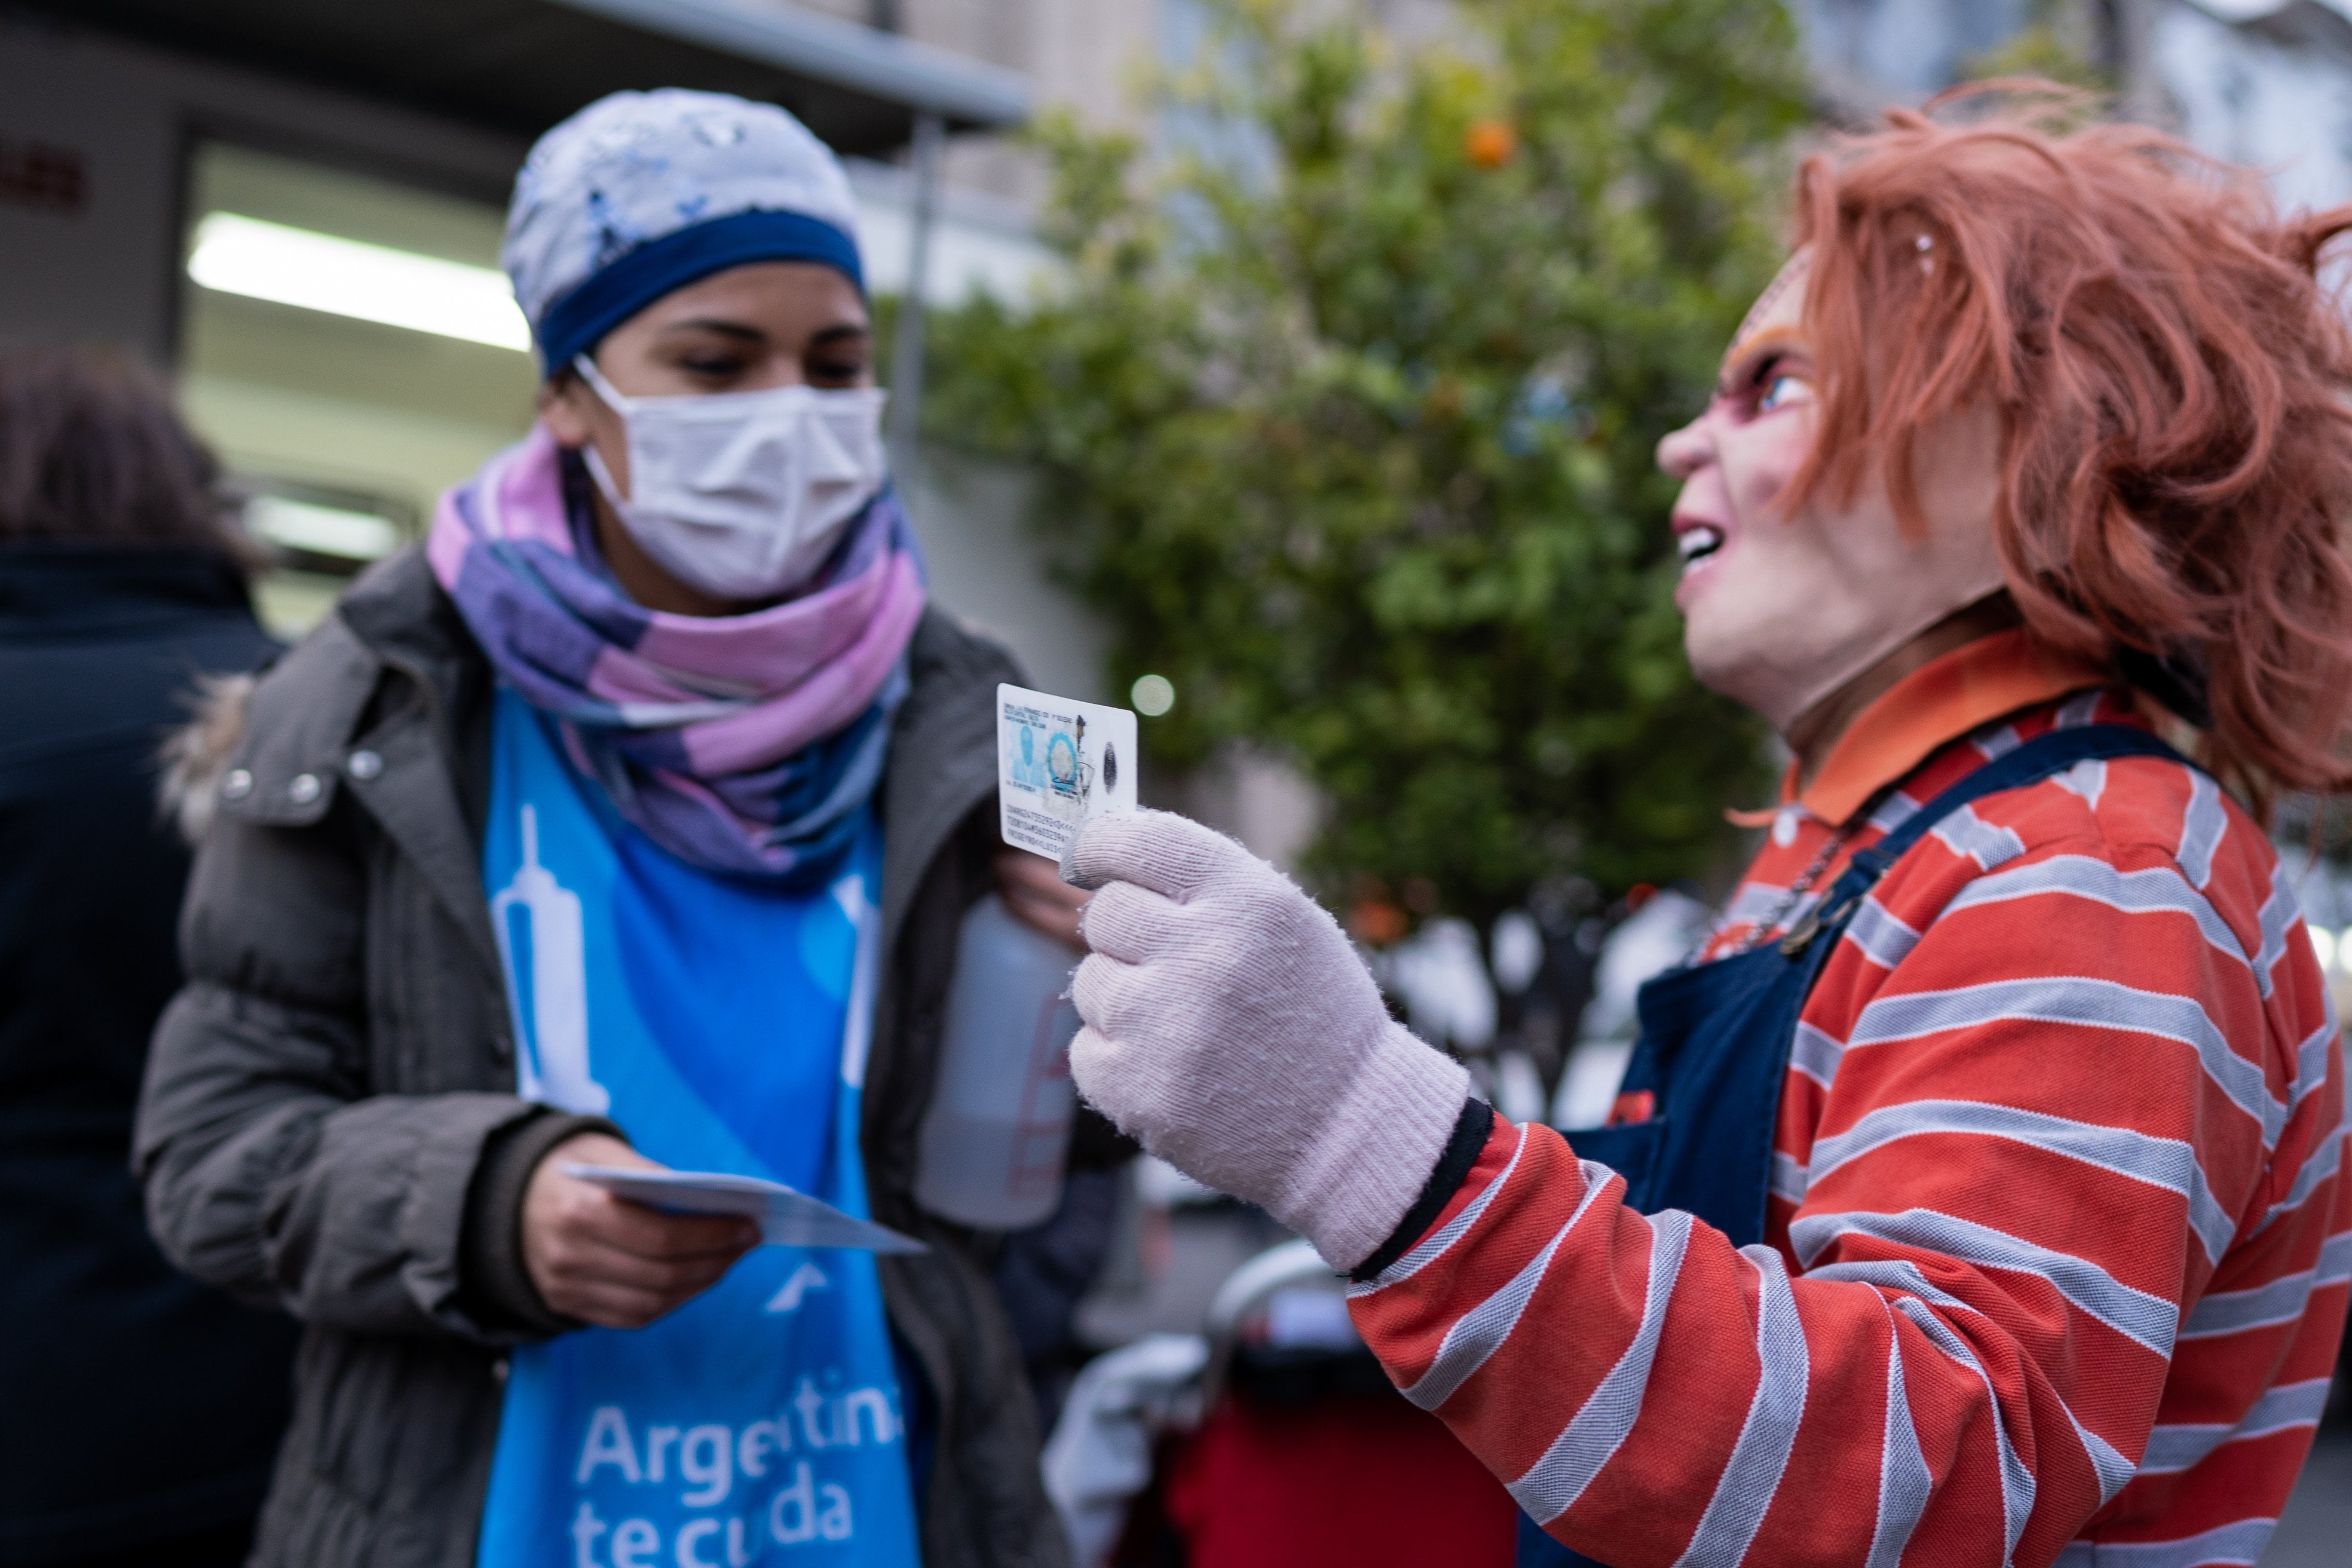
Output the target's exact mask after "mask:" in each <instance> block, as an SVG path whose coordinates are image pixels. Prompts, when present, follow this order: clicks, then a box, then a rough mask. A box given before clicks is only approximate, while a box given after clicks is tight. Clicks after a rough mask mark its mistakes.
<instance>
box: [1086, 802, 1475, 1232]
mask: <svg viewBox="0 0 2352 1568" xmlns="http://www.w3.org/2000/svg"><path fill="white" fill-rule="evenodd" d="M1068 871H1069V873H1070V875H1071V877H1072V879H1073V880H1076V881H1077V882H1079V883H1080V884H1081V885H1089V886H1093V885H1098V886H1100V889H1101V890H1100V891H1099V892H1097V894H1096V895H1095V898H1094V901H1093V902H1092V903H1091V904H1089V905H1088V906H1087V911H1086V915H1085V922H1084V931H1085V935H1086V938H1087V945H1088V946H1090V947H1091V948H1092V949H1093V950H1094V952H1093V955H1092V956H1091V957H1089V958H1088V959H1087V961H1086V962H1085V963H1083V964H1081V965H1079V967H1078V973H1077V981H1076V987H1075V989H1074V992H1073V995H1074V997H1075V999H1076V1003H1077V1007H1078V1012H1079V1014H1080V1015H1081V1016H1083V1017H1084V1018H1085V1019H1086V1024H1087V1026H1086V1027H1085V1028H1084V1029H1083V1030H1081V1031H1080V1032H1079V1034H1078V1037H1077V1039H1076V1042H1074V1043H1073V1044H1072V1046H1071V1047H1070V1068H1071V1071H1072V1073H1073V1074H1074V1075H1075V1076H1076V1079H1077V1084H1078V1089H1079V1090H1080V1092H1082V1093H1083V1094H1084V1095H1085V1096H1086V1097H1087V1100H1089V1101H1091V1102H1092V1103H1093V1104H1094V1105H1095V1106H1096V1107H1097V1108H1098V1109H1100V1110H1102V1111H1103V1112H1104V1113H1105V1114H1106V1115H1108V1116H1109V1117H1110V1118H1111V1119H1112V1120H1113V1121H1117V1122H1118V1125H1119V1126H1120V1127H1121V1128H1123V1129H1125V1130H1126V1131H1128V1132H1129V1133H1131V1134H1133V1135H1134V1136H1135V1137H1137V1138H1139V1139H1140V1140H1141V1141H1142V1142H1143V1145H1144V1147H1145V1148H1147V1149H1149V1150H1150V1151H1151V1152H1153V1153H1154V1154H1157V1155H1159V1156H1160V1158H1162V1159H1164V1160H1167V1161H1168V1162H1170V1163H1171V1164H1174V1165H1176V1166H1178V1167H1179V1168H1181V1170H1183V1171H1185V1172H1186V1173H1189V1174H1191V1175H1192V1176H1194V1177H1197V1178H1198V1179H1200V1180H1201V1181H1203V1182H1206V1183H1208V1184H1210V1185H1211V1186H1213V1187H1216V1188H1218V1189H1220V1190H1222V1191H1223V1192H1227V1193H1230V1194H1233V1195H1234V1196H1235V1197H1239V1198H1245V1199H1248V1200H1249V1201H1251V1202H1253V1203H1256V1204H1259V1205H1263V1206H1264V1207H1265V1209H1266V1210H1267V1211H1268V1212H1269V1213H1271V1214H1272V1215H1274V1216H1275V1217H1276V1219H1279V1220H1280V1221H1282V1222H1283V1223H1284V1224H1285V1225H1287V1226H1290V1227H1291V1228H1293V1229H1295V1230H1297V1231H1298V1232H1299V1233H1300V1234H1301V1235H1303V1236H1305V1237H1307V1239H1308V1240H1310V1241H1312V1242H1313V1243H1314V1244H1315V1247H1316V1249H1317V1250H1318V1251H1319V1252H1320V1253H1322V1255H1323V1257H1324V1258H1325V1259H1326V1260H1327V1261H1328V1262H1329V1263H1330V1264H1332V1265H1333V1266H1334V1267H1335V1268H1351V1267H1353V1266H1354V1265H1355V1264H1356V1263H1358V1262H1360V1261H1361V1260H1362V1259H1363V1258H1366V1257H1368V1256H1370V1254H1371V1253H1372V1252H1373V1251H1374V1250H1375V1249H1376V1248H1378V1247H1380V1245H1381V1243H1382V1242H1383V1241H1385V1240H1386V1239H1387V1238H1388V1237H1389V1234H1390V1233H1391V1231H1393V1230H1394V1229H1395V1228H1396V1226H1397V1225H1398V1224H1399V1222H1400V1221H1402V1219H1403V1217H1404V1215H1405V1213H1406V1211H1407V1210H1408V1209H1410V1208H1411V1207H1412V1204H1413V1201H1414V1199H1415V1198H1417V1197H1418V1196H1419V1195H1420V1194H1421V1190H1422V1188H1423V1185H1424V1184H1426V1183H1427V1181H1428V1179H1429V1174H1430V1172H1431V1171H1432V1170H1433V1168H1434V1167H1435V1165H1436V1163H1437V1160H1438V1156H1439V1154H1440V1153H1441V1152H1443V1151H1444V1147H1445V1143H1446V1140H1447V1139H1448V1137H1450V1136H1451V1134H1452V1133H1453V1131H1454V1123H1455V1121H1457V1120H1458V1119H1459V1117H1460V1116H1461V1114H1462V1109H1463V1104H1464V1101H1465V1097H1466V1096H1467V1095H1468V1092H1469V1078H1468V1075H1467V1074H1466V1073H1465V1072H1464V1071H1463V1069H1462V1068H1461V1066H1460V1064H1458V1063H1456V1062H1454V1061H1453V1060H1452V1059H1451V1058H1447V1057H1445V1056H1444V1055H1443V1054H1441V1053H1440V1052H1438V1051H1435V1050H1433V1049H1432V1048H1430V1047H1428V1046H1426V1045H1424V1044H1423V1043H1422V1042H1421V1041H1420V1040H1418V1039H1416V1038H1415V1037H1413V1036H1412V1034H1411V1033H1410V1032H1409V1031H1408V1030H1407V1029H1406V1028H1405V1027H1404V1026H1402V1024H1399V1023H1396V1022H1394V1021H1393V1020H1392V1019H1391V1018H1390V1016H1389V1013H1388V1008H1387V1007H1386V1005H1384V1004H1383V1003H1382V1002H1381V994H1380V989H1379V987H1378V986H1377V985H1375V984H1373V982H1372V977H1371V975H1370V973H1367V972H1366V970H1365V968H1364V965H1363V962H1362V961H1361V960H1360V958H1359V957H1358V956H1357V955H1356V952H1355V949H1354V948H1353V947H1352V946H1351V945H1350V944H1349V941H1348V938H1347V936H1346V935H1345V934H1344V933H1343V932H1342V931H1340V930H1339V924H1338V922H1336V921H1333V920H1332V918H1331V917H1330V915H1329V914H1328V913H1327V912H1325V910H1323V909H1322V908H1321V906H1319V905H1318V904H1317V903H1315V901H1314V900H1311V899H1309V898H1307V895H1306V894H1305V893H1303V892H1301V891H1300V890H1299V889H1298V888H1297V886H1296V885H1295V884H1294V883H1292V882H1291V880H1290V879H1288V878H1286V877H1285V876H1284V875H1283V874H1282V873H1281V872H1279V871H1277V870H1276V869H1275V868H1273V867H1271V866H1269V865H1267V864H1266V863H1265V862H1264V861H1263V860H1260V859H1258V858H1256V857H1255V856H1253V855H1251V854H1250V853H1249V851H1247V850H1246V849H1244V848H1243V847H1241V846H1240V845H1238V844H1236V843H1234V841H1233V840H1231V839H1229V838H1226V837H1223V836H1222V835H1220V834H1217V833H1214V832H1213V831H1211V830H1210V829H1208V828H1206V827H1203V826H1201V825H1200V824H1198V823H1196V822H1192V821H1190V820H1188V819H1187V818H1184V817H1181V816H1174V815H1172V814H1171V813H1168V812H1161V811H1143V812H1136V813H1133V814H1131V815H1125V816H1105V817H1098V818H1097V819H1096V820H1095V821H1093V822H1091V823H1089V824H1088V825H1087V827H1086V829H1085V830H1084V832H1083V833H1081V834H1080V835H1079V837H1078V838H1077V840H1076V843H1075V844H1074V845H1073V846H1072V848H1071V850H1070V854H1069V862H1068Z"/></svg>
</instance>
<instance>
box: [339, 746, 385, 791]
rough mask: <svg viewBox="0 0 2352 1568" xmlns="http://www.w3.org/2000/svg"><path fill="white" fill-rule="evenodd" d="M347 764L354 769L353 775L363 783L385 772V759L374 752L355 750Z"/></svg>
mask: <svg viewBox="0 0 2352 1568" xmlns="http://www.w3.org/2000/svg"><path fill="white" fill-rule="evenodd" d="M347 765H348V766H349V767H350V769H351V770H352V777H353V778H355V779H357V780H359V781H360V782H361V783H362V784H365V783H367V781H368V780H370V779H372V778H373V777H375V776H376V775H377V774H378V773H382V772H383V758H382V757H380V756H378V755H377V754H376V753H375V752H352V760H351V762H350V763H348V764H347Z"/></svg>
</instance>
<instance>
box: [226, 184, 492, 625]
mask: <svg viewBox="0 0 2352 1568" xmlns="http://www.w3.org/2000/svg"><path fill="white" fill-rule="evenodd" d="M188 213H189V225H188V232H187V236H186V244H185V248H184V253H183V254H184V259H185V269H184V310H183V314H182V323H183V338H182V342H181V353H180V368H181V381H180V391H181V398H182V403H183V405H184V408H185V410H186V412H187V415H188V417H189V419H190V421H191V422H192V423H193V424H194V426H195V427H196V428H197V430H198V431H199V432H200V433H201V434H202V435H203V436H204V437H205V439H206V440H207V441H209V442H211V443H212V445H213V447H214V448H215V450H216V451H217V452H218V453H219V454H220V457H221V460H222V462H223V464H224V465H225V466H226V468H227V469H228V471H229V474H230V476H231V483H232V485H233V486H234V487H235V489H236V492H237V493H238V494H239V495H241V496H243V497H244V498H246V500H245V503H244V504H245V509H246V510H245V521H246V524H247V528H248V529H249V530H250V531H252V532H253V534H254V536H255V537H256V539H257V540H258V541H259V542H261V543H262V544H263V545H264V547H265V548H266V549H267V550H268V552H269V555H270V561H271V565H270V569H269V571H268V573H267V574H265V575H264V577H263V578H262V580H261V582H260V584H259V591H260V600H261V611H262V617H263V619H264V620H265V621H266V622H267V623H268V625H269V626H270V627H271V629H272V630H275V631H277V632H278V633H280V634H281V635H291V634H294V633H298V632H299V631H301V630H303V629H305V628H307V627H308V626H310V624H311V623H312V622H314V621H316V620H317V619H318V618H319V617H320V616H322V615H324V614H325V613H326V610H327V607H328V605H330V604H331V603H332V602H333V599H334V596H335V595H336V594H338V593H340V592H341V589H342V588H343V586H344V584H346V583H347V582H348V581H349V580H350V579H351V577H352V576H353V575H355V574H357V573H358V572H359V571H361V570H362V568H364V567H365V566H367V565H368V564H369V563H371V562H373V561H375V560H379V559H381V558H382V557H383V556H385V555H388V554H390V553H391V552H393V551H394V550H395V549H397V548H398V547H399V546H400V545H401V544H402V543H403V542H405V541H407V540H409V539H413V538H415V537H416V536H417V535H418V534H419V533H420V532H421V531H422V530H423V528H424V527H425V524H426V523H427V522H429V521H430V520H431V518H432V515H433V507H434V503H435V501H436V500H437V499H438V498H439V496H440V494H441V492H442V491H443V490H445V489H447V488H448V487H450V486H451V485H453V484H456V483H457V482H458V481H459V480H461V479H465V478H467V476H468V475H470V474H471V473H473V472H474V470H475V469H476V468H478V467H480V465H481V463H482V461H483V460H484V459H485V458H488V457H489V456H490V454H492V453H493V452H495V451H497V450H498V449H499V448H500V447H504V446H506V445H508V444H509V443H510V442H513V441H515V440H517V439H519V438H520V437H521V436H522V435H523V434H524V432H525V431H526V430H528V429H529V427H530V418H531V399H532V395H533V393H534V391H535V390H536V387H537V384H538V374H537V371H536V369H535V366H534V362H533V361H532V359H531V357H530V352H529V351H530V334H529V332H528V330H527V329H526V328H525V326H524V324H523V321H522V317H521V314H520V311H518V310H516V309H515V306H514V303H513V300H512V298H511V296H510V295H509V293H508V291H507V284H506V279H505V278H504V276H503V275H502V274H501V273H499V269H498V249H499V231H500V226H501V224H502V222H503V217H504V215H503V214H502V213H501V212H500V210H499V208H498V207H497V206H495V205H491V204H489V203H487V202H476V201H467V200H465V199H463V198H460V197H455V196H449V195H441V194H439V193H436V192H431V191H425V190H420V189H416V188H413V187H410V186H406V185H402V184H394V183H391V182H388V181H383V180H379V179H374V178H372V177H368V176H364V175H359V174H349V173H346V172H344V171H342V170H340V169H335V168H331V167H328V166H326V165H323V164H319V163H308V162H303V161H300V160H296V159H290V158H286V157H281V156H278V155H276V154H273V153H259V152H256V151H253V150H250V149H247V148H244V147H240V146H236V145H232V144H229V143H226V142H208V143H205V144H204V145H202V146H201V147H199V148H198V150H197V152H196V156H195V161H194V171H193V178H192V183H191V189H190V201H189V204H188Z"/></svg>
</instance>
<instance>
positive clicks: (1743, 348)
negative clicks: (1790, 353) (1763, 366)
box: [1715, 327, 1805, 397]
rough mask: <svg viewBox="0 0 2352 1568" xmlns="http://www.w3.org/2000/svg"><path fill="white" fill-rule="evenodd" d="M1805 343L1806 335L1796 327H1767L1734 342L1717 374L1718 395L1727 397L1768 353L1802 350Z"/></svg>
mask: <svg viewBox="0 0 2352 1568" xmlns="http://www.w3.org/2000/svg"><path fill="white" fill-rule="evenodd" d="M1804 341H1805V340H1804V334H1803V333H1801V332H1800V331H1797V329H1796V328H1794V327H1767V328H1765V329H1764V330H1763V331H1759V332H1756V333H1754V334H1752V335H1751V336H1749V337H1748V338H1745V339H1742V340H1740V341H1739V342H1734V343H1733V344H1732V345H1731V347H1730V349H1729V351H1728V352H1727V353H1725V354H1724V356H1723V368H1722V369H1721V370H1720V371H1718V372H1717V374H1716V383H1715V390H1716V395H1717V396H1718V397H1721V396H1727V395H1729V394H1730V392H1731V390H1732V388H1733V386H1734V385H1735V384H1737V383H1738V380H1739V379H1740V374H1741V373H1744V372H1746V371H1747V370H1748V368H1749V367H1751V366H1753V365H1754V364H1755V363H1756V362H1757V361H1758V360H1759V359H1761V358H1762V357H1763V356H1764V354H1765V353H1767V352H1769V351H1770V350H1773V349H1789V348H1801V347H1803V346H1804Z"/></svg>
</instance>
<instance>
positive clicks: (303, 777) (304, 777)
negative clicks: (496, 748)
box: [286, 773, 320, 805]
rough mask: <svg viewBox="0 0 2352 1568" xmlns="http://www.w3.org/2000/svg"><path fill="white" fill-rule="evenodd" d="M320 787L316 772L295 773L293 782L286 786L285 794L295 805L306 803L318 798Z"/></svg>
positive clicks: (308, 803)
mask: <svg viewBox="0 0 2352 1568" xmlns="http://www.w3.org/2000/svg"><path fill="white" fill-rule="evenodd" d="M319 790H320V784H319V775H318V774H316V773H296V774H295V775H294V782H293V783H292V784H288V785H287V786H286V794H287V795H288V797H289V799H291V800H292V801H293V802H294V804H295V805H310V803H311V802H312V801H314V800H316V799H318V798H319Z"/></svg>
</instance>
